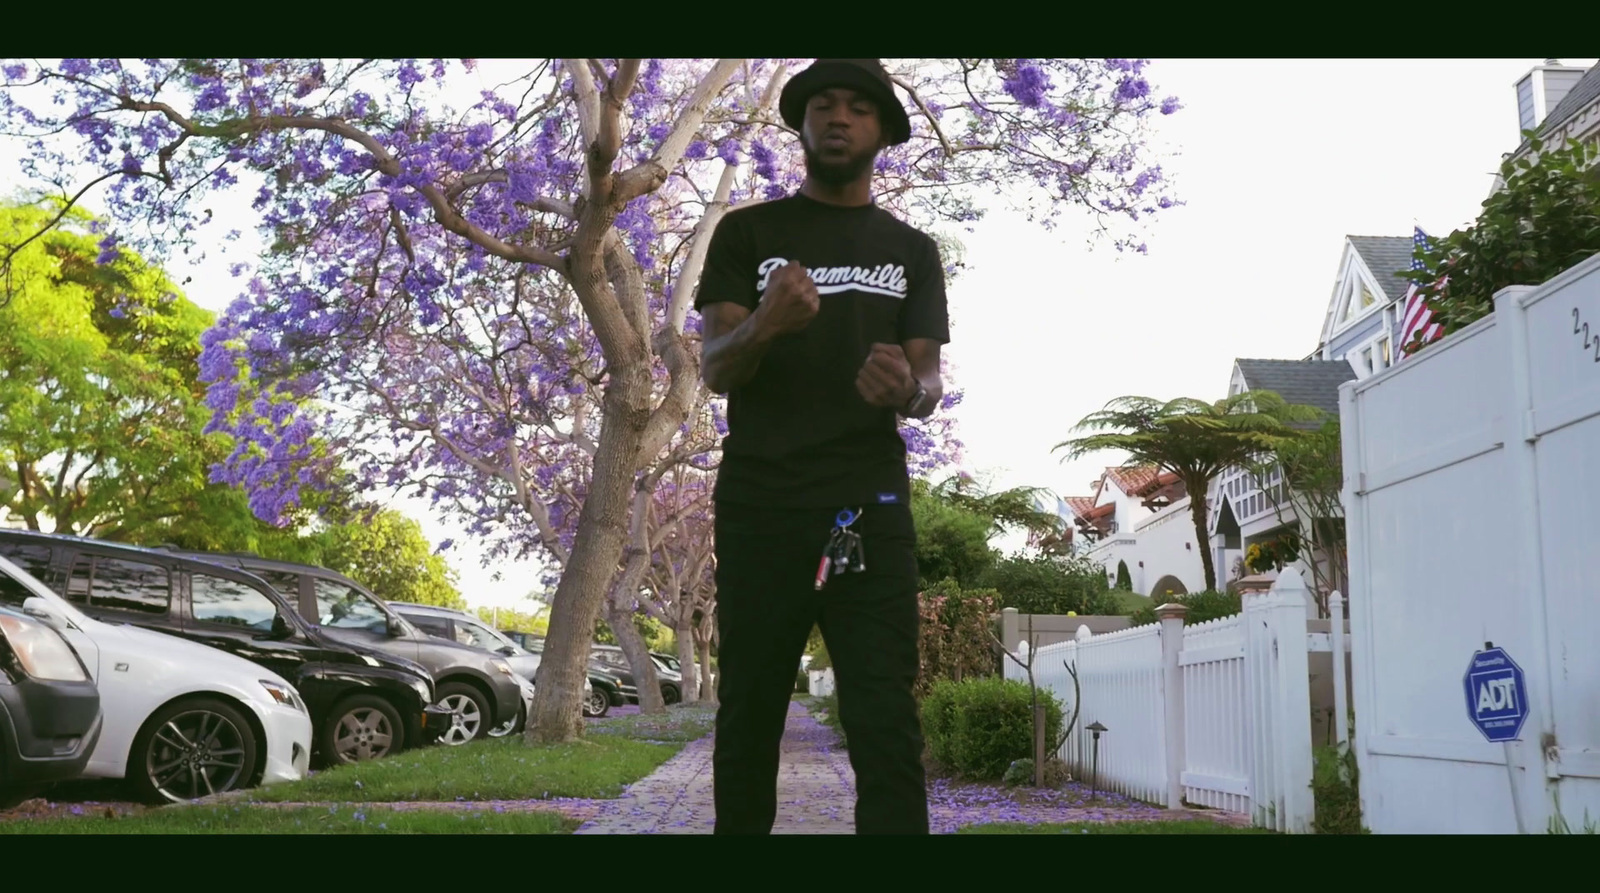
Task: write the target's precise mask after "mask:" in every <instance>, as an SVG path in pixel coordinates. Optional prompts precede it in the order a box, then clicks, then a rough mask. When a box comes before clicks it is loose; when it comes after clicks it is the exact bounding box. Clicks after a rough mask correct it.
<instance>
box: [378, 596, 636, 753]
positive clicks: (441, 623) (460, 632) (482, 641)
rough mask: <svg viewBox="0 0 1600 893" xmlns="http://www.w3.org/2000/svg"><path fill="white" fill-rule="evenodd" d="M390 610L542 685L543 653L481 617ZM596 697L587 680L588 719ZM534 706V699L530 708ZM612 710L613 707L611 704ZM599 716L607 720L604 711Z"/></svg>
mask: <svg viewBox="0 0 1600 893" xmlns="http://www.w3.org/2000/svg"><path fill="white" fill-rule="evenodd" d="M389 607H390V608H391V609H393V610H394V611H395V613H397V614H399V615H400V616H401V617H404V618H405V620H406V622H407V623H409V624H411V625H412V626H415V627H416V628H418V629H420V630H422V631H423V632H425V633H427V634H428V635H430V636H436V637H438V638H441V639H446V640H449V641H453V642H459V643H461V644H462V645H465V646H467V647H469V648H478V649H482V650H483V651H488V652H491V653H494V654H498V655H500V656H501V657H503V658H505V661H506V663H508V664H510V665H511V669H512V670H513V671H515V672H516V674H517V675H518V676H521V677H522V678H523V679H526V680H527V681H528V685H529V687H530V688H529V690H530V692H531V690H532V686H533V685H534V684H535V683H536V682H538V677H539V662H540V659H541V655H542V652H540V651H530V650H529V649H527V648H524V647H522V646H521V645H519V644H517V643H516V642H514V641H512V640H511V638H510V637H508V636H507V635H506V634H505V633H502V632H500V631H499V630H496V629H494V628H493V627H491V626H489V624H487V623H484V622H483V619H482V618H480V617H475V616H473V615H471V614H468V613H467V612H466V611H458V610H456V609H455V608H444V607H440V606H439V605H419V604H413V603H411V602H389ZM593 697H594V690H593V683H592V682H591V681H590V680H589V679H584V680H583V699H584V704H585V708H586V709H585V711H584V715H585V716H587V715H589V713H588V710H587V706H588V704H589V703H590V700H591V699H592V698H593ZM528 706H530V707H531V706H532V701H531V698H530V701H529V705H528ZM607 706H608V709H609V703H608V705H607ZM598 715H600V716H604V715H605V711H604V710H602V711H601V712H600V713H599V714H598ZM510 731H511V730H510V729H506V728H500V729H496V730H495V731H494V732H491V733H490V734H492V735H504V734H509V733H510Z"/></svg>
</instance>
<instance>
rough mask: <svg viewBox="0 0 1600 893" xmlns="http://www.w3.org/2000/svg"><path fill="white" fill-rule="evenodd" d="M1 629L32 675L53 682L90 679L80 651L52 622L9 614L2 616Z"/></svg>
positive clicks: (24, 666) (24, 670)
mask: <svg viewBox="0 0 1600 893" xmlns="http://www.w3.org/2000/svg"><path fill="white" fill-rule="evenodd" d="M0 633H4V634H5V637H6V640H7V641H9V642H10V643H11V652H12V653H13V654H15V655H16V656H17V663H19V664H21V665H22V672H24V673H27V674H28V675H29V676H32V677H33V678H35V679H44V680H49V681H52V682H87V681H89V674H88V673H86V672H84V669H83V663H82V662H81V661H79V660H78V653H77V652H76V651H73V650H72V646H71V645H68V644H67V640H66V639H63V638H62V637H61V634H60V633H58V632H56V631H55V630H54V629H51V628H50V627H49V626H46V625H45V624H43V623H39V622H37V621H33V620H28V619H26V618H23V617H13V616H11V615H9V614H8V615H6V616H3V617H0Z"/></svg>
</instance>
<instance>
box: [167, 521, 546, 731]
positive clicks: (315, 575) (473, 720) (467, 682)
mask: <svg viewBox="0 0 1600 893" xmlns="http://www.w3.org/2000/svg"><path fill="white" fill-rule="evenodd" d="M177 554H181V555H186V556H188V557H191V558H198V559H200V560H201V561H211V562H216V563H218V564H225V565H227V566H229V567H236V568H239V569H240V570H243V571H246V572H248V573H251V574H254V575H256V576H258V577H260V578H261V579H263V580H266V581H267V582H268V583H271V584H272V587H273V588H274V589H276V590H278V591H279V592H280V593H282V594H283V596H284V598H286V599H288V600H289V603H290V604H292V605H294V606H295V608H296V609H297V610H298V611H299V614H300V617H301V618H302V619H304V620H305V621H306V622H308V623H311V624H313V625H316V626H317V627H318V628H319V629H320V630H321V631H322V632H323V633H324V634H326V635H328V636H329V637H331V638H334V639H338V640H339V641H341V642H348V643H350V644H352V645H359V646H362V647H365V648H375V649H377V650H379V651H382V652H385V653H387V654H393V655H396V656H397V657H402V658H405V659H406V660H414V661H416V662H417V663H419V664H422V665H423V666H424V667H427V668H428V672H429V673H431V674H432V675H433V684H434V692H435V697H436V698H437V699H438V703H439V704H440V706H442V707H444V708H446V709H448V710H449V711H450V712H451V717H452V722H451V726H450V728H449V729H447V730H445V733H444V736H443V737H442V738H441V739H440V740H441V741H443V743H445V744H452V745H453V744H465V743H466V742H468V741H473V740H476V739H479V738H483V737H486V736H488V735H489V734H490V733H491V731H492V732H493V733H494V734H495V735H503V734H510V733H512V732H515V731H518V730H519V729H520V727H521V724H522V722H523V721H524V720H525V719H526V717H525V716H524V715H523V713H524V708H525V703H524V701H525V698H524V686H523V684H522V682H521V681H520V680H519V678H518V677H517V675H516V673H515V671H514V670H513V669H512V667H511V665H510V664H509V663H508V662H507V661H506V660H505V659H504V658H502V657H500V656H498V655H495V654H491V653H488V652H486V651H484V650H482V649H478V648H473V647H471V646H470V645H463V644H461V643H460V642H456V641H446V640H443V639H439V638H437V637H434V636H430V635H428V634H427V633H426V632H423V631H422V630H419V629H417V628H416V626H415V625H414V624H412V623H410V622H408V621H407V620H406V618H404V617H401V616H400V615H399V614H398V613H396V612H395V611H394V609H392V608H390V607H389V606H388V604H386V603H385V602H384V601H383V600H382V599H380V598H378V597H377V596H375V595H373V594H372V592H371V591H369V590H368V589H367V588H366V587H365V586H362V585H361V584H360V583H357V582H356V581H354V580H352V579H350V578H349V577H346V576H344V575H343V574H340V573H337V572H335V571H331V570H328V569H327V568H324V567H317V566H315V565H310V564H297V563H293V562H288V561H273V560H271V559H267V558H262V557H260V556H259V555H249V554H245V553H238V552H230V553H214V552H180V553H177ZM532 697H533V693H532V688H531V687H528V688H527V698H526V700H531V699H532Z"/></svg>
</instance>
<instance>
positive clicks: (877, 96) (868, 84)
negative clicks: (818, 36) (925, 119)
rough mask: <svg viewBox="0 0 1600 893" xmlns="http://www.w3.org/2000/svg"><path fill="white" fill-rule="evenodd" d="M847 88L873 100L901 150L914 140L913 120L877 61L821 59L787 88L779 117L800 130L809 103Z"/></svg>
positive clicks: (781, 98) (887, 131) (888, 133)
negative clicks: (832, 89)
mask: <svg viewBox="0 0 1600 893" xmlns="http://www.w3.org/2000/svg"><path fill="white" fill-rule="evenodd" d="M830 87H847V88H849V89H851V90H856V91H858V92H861V93H865V94H866V95H868V96H870V97H872V99H873V101H874V102H876V103H877V104H878V109H879V114H880V115H881V116H882V119H883V134H884V136H885V137H887V138H888V140H889V144H890V145H892V146H898V145H900V144H901V143H903V142H905V141H907V140H909V139H911V119H910V118H909V117H907V116H906V110H905V107H904V106H902V105H901V104H900V100H899V98H898V97H896V96H895V94H894V84H893V83H892V82H891V81H890V80H889V73H888V72H887V71H884V69H883V65H882V63H880V62H879V61H878V60H877V59H818V60H817V61H816V62H815V63H814V64H813V65H812V66H811V67H810V68H807V69H806V70H805V71H802V72H800V73H799V74H797V75H795V76H794V77H792V78H790V79H789V83H787V84H784V85H783V94H782V95H781V96H779V98H778V113H779V114H781V115H782V116H783V123H785V124H787V125H789V126H790V127H793V128H794V129H795V130H799V129H800V126H801V125H802V124H804V123H805V119H806V102H808V101H809V100H810V99H811V97H812V96H814V95H815V94H816V93H817V91H819V90H826V89H828V88H830Z"/></svg>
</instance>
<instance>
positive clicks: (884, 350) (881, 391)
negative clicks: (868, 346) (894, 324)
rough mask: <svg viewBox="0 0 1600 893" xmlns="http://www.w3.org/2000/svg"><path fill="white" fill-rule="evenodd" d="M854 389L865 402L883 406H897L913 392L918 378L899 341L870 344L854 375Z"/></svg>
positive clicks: (900, 405)
mask: <svg viewBox="0 0 1600 893" xmlns="http://www.w3.org/2000/svg"><path fill="white" fill-rule="evenodd" d="M856 390H857V391H860V392H861V396H862V398H863V399H865V400H866V401H867V403H869V404H871V405H873V406H877V407H880V408H883V409H899V408H901V407H903V406H905V405H906V403H907V402H908V401H910V400H911V398H912V397H914V396H916V393H917V379H916V378H915V377H914V376H913V375H912V374H911V363H910V362H908V361H907V360H906V353H905V351H904V350H902V349H901V347H900V345H898V344H874V345H872V353H870V354H868V355H867V361H866V362H865V363H863V364H861V372H860V373H858V374H857V375H856Z"/></svg>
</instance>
